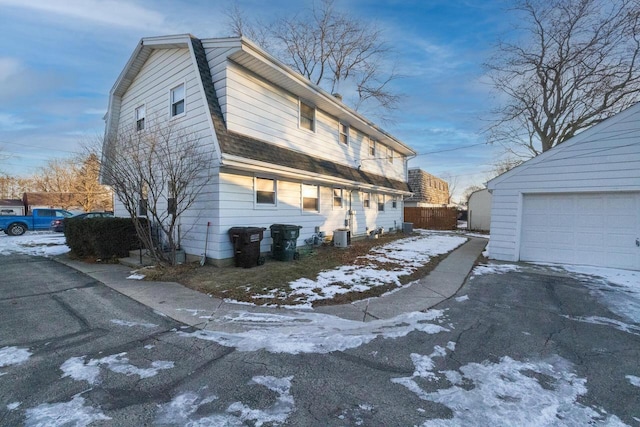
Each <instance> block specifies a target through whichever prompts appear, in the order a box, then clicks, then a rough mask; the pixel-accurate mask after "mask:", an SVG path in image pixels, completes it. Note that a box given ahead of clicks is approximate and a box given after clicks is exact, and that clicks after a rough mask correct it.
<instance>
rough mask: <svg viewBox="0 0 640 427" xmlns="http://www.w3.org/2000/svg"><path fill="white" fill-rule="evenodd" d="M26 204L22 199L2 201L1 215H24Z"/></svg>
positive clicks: (0, 204)
mask: <svg viewBox="0 0 640 427" xmlns="http://www.w3.org/2000/svg"><path fill="white" fill-rule="evenodd" d="M24 213H25V212H24V203H22V200H20V199H0V215H24Z"/></svg>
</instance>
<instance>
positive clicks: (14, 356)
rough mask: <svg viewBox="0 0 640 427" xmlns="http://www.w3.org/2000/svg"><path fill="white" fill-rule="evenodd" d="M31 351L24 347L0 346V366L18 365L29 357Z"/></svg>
mask: <svg viewBox="0 0 640 427" xmlns="http://www.w3.org/2000/svg"><path fill="white" fill-rule="evenodd" d="M32 354H33V353H31V352H30V351H29V350H27V349H26V348H19V347H2V348H0V368H4V367H5V366H11V365H20V364H22V363H24V362H26V361H27V360H29V358H30V357H31V355H32Z"/></svg>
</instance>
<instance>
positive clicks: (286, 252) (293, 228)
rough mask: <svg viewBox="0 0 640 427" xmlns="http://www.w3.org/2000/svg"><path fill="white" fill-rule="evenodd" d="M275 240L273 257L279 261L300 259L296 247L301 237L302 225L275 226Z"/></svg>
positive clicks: (273, 233) (272, 228)
mask: <svg viewBox="0 0 640 427" xmlns="http://www.w3.org/2000/svg"><path fill="white" fill-rule="evenodd" d="M269 228H270V229H271V238H273V250H272V252H273V257H274V258H275V259H277V260H278V261H291V260H293V259H298V252H297V251H296V246H297V242H298V237H299V236H300V229H301V228H302V226H300V225H289V224H273V225H272V226H271V227H269Z"/></svg>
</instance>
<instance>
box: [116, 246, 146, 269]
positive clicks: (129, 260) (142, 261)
mask: <svg viewBox="0 0 640 427" xmlns="http://www.w3.org/2000/svg"><path fill="white" fill-rule="evenodd" d="M118 262H119V263H120V264H122V265H126V266H127V267H132V268H140V267H148V266H150V265H155V262H154V260H153V258H151V257H150V256H148V255H145V252H144V251H142V258H141V257H140V251H139V250H137V249H136V250H133V251H129V256H128V257H125V258H119V259H118Z"/></svg>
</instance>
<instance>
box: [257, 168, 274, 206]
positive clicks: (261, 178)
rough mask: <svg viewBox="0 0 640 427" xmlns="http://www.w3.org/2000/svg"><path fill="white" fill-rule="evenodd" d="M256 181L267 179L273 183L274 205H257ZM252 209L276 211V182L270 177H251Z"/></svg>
mask: <svg viewBox="0 0 640 427" xmlns="http://www.w3.org/2000/svg"><path fill="white" fill-rule="evenodd" d="M258 179H269V180H272V181H273V190H274V195H273V197H274V203H258ZM253 208H254V209H266V210H269V209H277V208H278V180H277V179H276V178H273V177H270V176H254V177H253Z"/></svg>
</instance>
